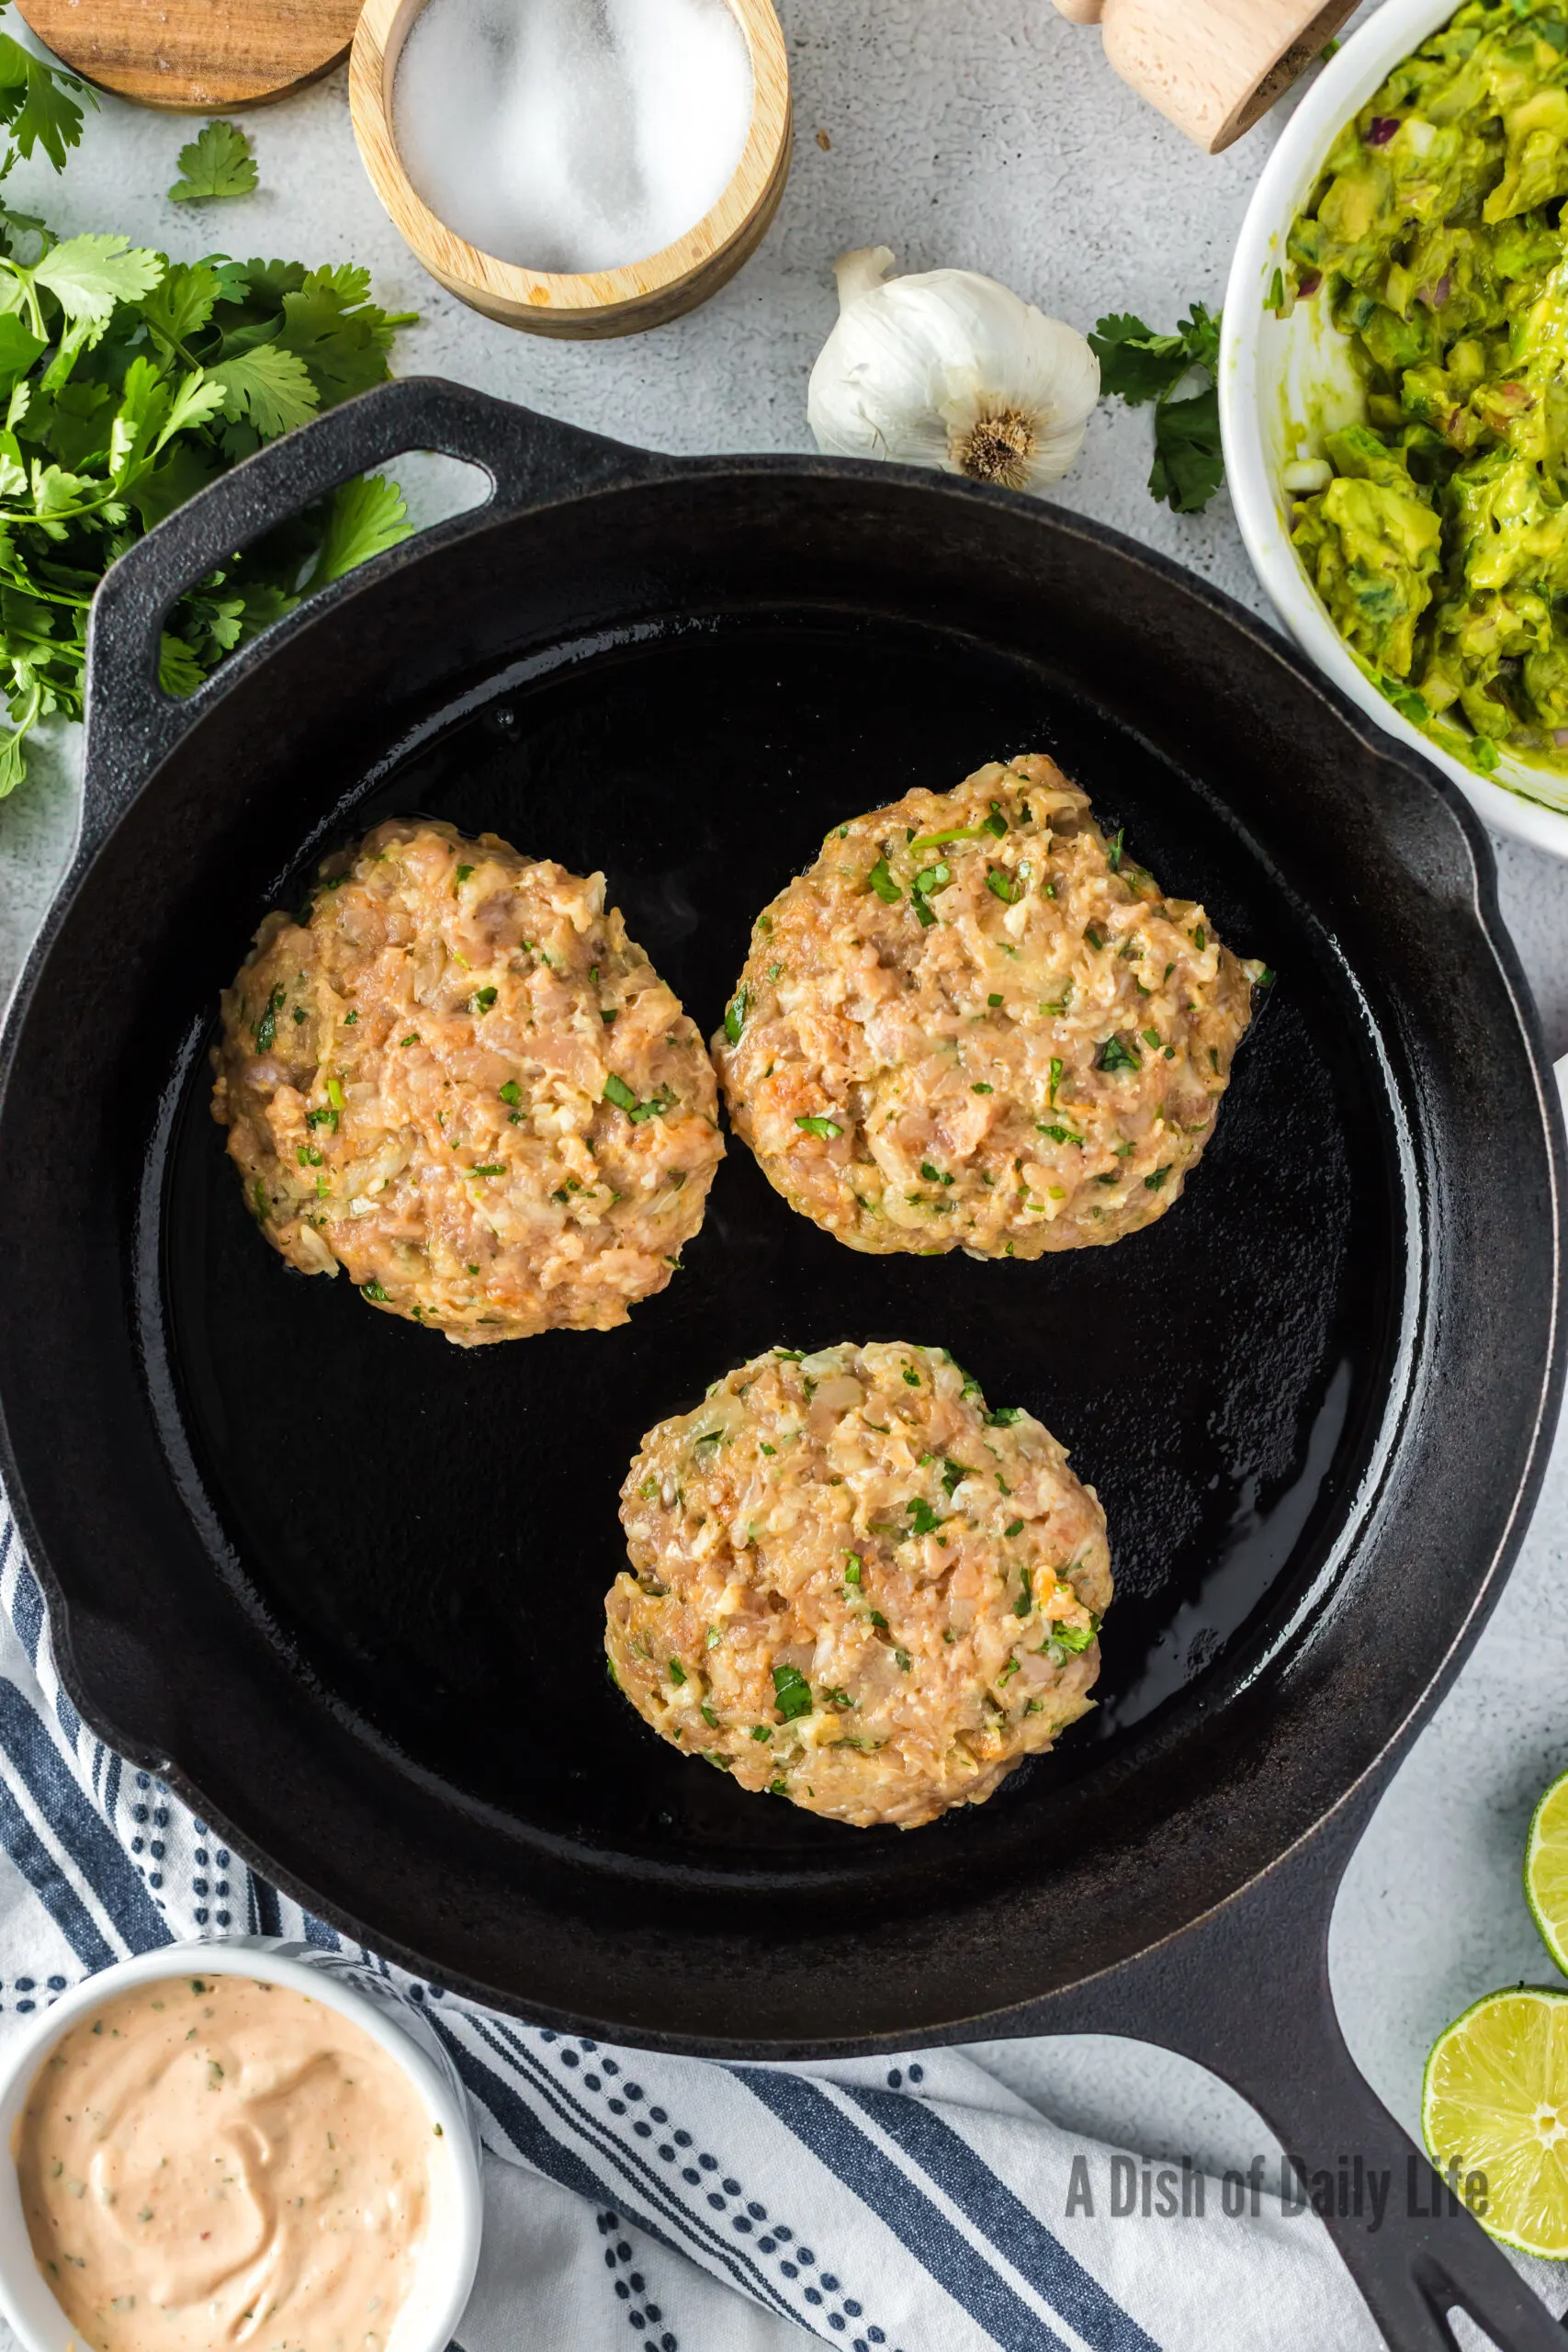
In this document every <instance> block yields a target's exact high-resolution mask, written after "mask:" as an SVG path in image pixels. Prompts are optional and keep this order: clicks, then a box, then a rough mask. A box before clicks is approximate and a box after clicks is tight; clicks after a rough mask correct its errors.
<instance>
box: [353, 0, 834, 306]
mask: <svg viewBox="0 0 1568 2352" xmlns="http://www.w3.org/2000/svg"><path fill="white" fill-rule="evenodd" d="M348 86H349V105H350V109H351V112H352V115H353V119H354V131H355V139H356V140H357V141H358V142H359V152H360V154H361V156H362V157H363V158H364V161H365V166H366V169H367V171H368V173H369V175H370V178H371V182H372V184H373V186H374V187H375V189H376V193H377V194H378V197H379V198H380V199H381V201H382V203H383V204H384V205H385V206H386V208H387V210H388V212H389V214H390V215H391V219H392V221H393V224H394V226H395V227H396V228H397V230H398V232H399V233H400V235H401V236H402V238H403V239H404V241H405V242H406V243H407V244H408V245H409V246H410V247H411V249H412V252H413V253H414V254H415V255H416V256H417V258H418V259H419V260H420V261H421V262H422V263H423V266H424V267H425V268H426V269H427V270H429V272H430V274H431V276H432V277H435V278H438V279H439V280H440V282H441V284H442V285H443V286H445V287H447V288H449V289H450V290H451V292H452V293H454V294H456V295H457V296H459V297H460V299H461V300H463V301H465V302H468V303H471V304H472V306H473V307H474V309H475V310H478V311H484V312H485V313H486V315H487V316H488V317H490V318H492V319H499V320H500V321H501V322H502V324H503V325H505V326H510V327H521V328H524V329H525V331H526V332H527V333H529V334H553V335H567V336H580V337H587V336H597V335H621V334H637V333H639V332H640V331H641V329H643V328H644V327H654V326H659V325H660V324H662V322H664V321H665V320H667V319H673V318H678V317H679V316H680V315H681V313H682V311H690V310H694V308H695V307H696V305H697V304H698V303H699V302H705V301H706V300H707V299H708V297H709V296H710V295H711V294H714V293H716V291H717V289H718V288H719V287H721V286H722V285H723V284H724V283H725V281H726V279H727V278H729V277H733V276H734V274H735V272H736V271H737V270H738V269H739V267H740V265H741V263H742V262H743V261H745V260H746V259H747V258H748V256H749V255H750V254H751V253H752V252H753V251H754V250H755V248H756V246H757V245H758V244H759V243H760V242H761V238H762V235H763V233H764V232H765V231H766V229H767V227H768V224H769V222H770V221H771V220H772V219H773V214H774V213H775V212H776V211H777V209H778V204H779V198H781V196H782V195H783V194H784V182H785V180H786V179H787V177H788V176H789V160H790V92H789V66H788V62H787V60H786V58H785V55H784V37H783V34H782V33H781V31H780V29H779V22H778V18H777V17H776V16H775V15H774V14H773V6H772V5H771V0H366V6H365V8H364V11H363V13H362V15H361V17H360V19H359V25H358V29H357V30H356V32H355V38H354V50H353V53H352V56H351V58H350V61H349V84H348Z"/></svg>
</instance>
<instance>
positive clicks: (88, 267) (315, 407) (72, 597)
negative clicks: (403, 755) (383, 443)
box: [0, 34, 414, 798]
mask: <svg viewBox="0 0 1568 2352" xmlns="http://www.w3.org/2000/svg"><path fill="white" fill-rule="evenodd" d="M79 88H80V85H75V84H73V83H72V82H71V80H70V77H69V76H67V75H63V74H60V73H59V72H58V71H57V70H56V69H55V68H53V67H51V66H48V65H44V64H42V63H41V62H39V60H38V59H37V58H34V57H32V56H30V55H28V52H27V51H24V50H22V49H21V48H19V47H18V46H17V43H16V42H15V41H13V40H10V39H9V38H8V37H7V36H6V35H4V34H0V126H4V129H5V130H6V132H7V133H8V135H9V138H10V140H11V142H12V144H11V148H10V151H9V153H7V154H6V157H5V159H4V161H3V162H0V182H3V181H4V179H5V176H6V173H7V172H8V171H9V169H10V167H11V164H12V163H13V162H14V161H15V158H16V156H17V154H18V153H20V154H22V155H28V154H30V153H32V151H33V149H34V147H35V146H36V147H41V148H42V149H43V151H44V153H46V154H47V155H48V156H49V157H50V160H51V162H52V163H53V164H54V165H55V167H56V169H57V170H58V169H59V168H60V167H61V166H62V164H63V163H64V161H65V153H66V150H67V149H68V148H69V147H72V146H74V145H75V143H76V141H77V140H78V138H79V137H80V134H81V128H82V110H81V107H79V106H78V105H77V104H76V103H75V100H74V97H73V96H72V92H73V90H79ZM198 143H199V142H198ZM186 152H187V154H188V153H189V152H190V151H188V150H187V151H186ZM193 160H194V159H193ZM211 160H212V161H213V162H214V163H215V164H216V163H218V162H220V161H223V160H225V159H223V158H220V157H219V156H217V155H216V154H215V153H214V154H213V155H212V158H211ZM233 160H234V159H233V157H232V155H230V156H229V157H228V158H227V162H228V164H230V166H231V165H232V163H233ZM184 161H185V158H184V157H182V162H184ZM209 176H212V175H209ZM231 176H232V173H231ZM213 192H214V193H216V190H214V191H213ZM413 315H414V314H413V313H412V312H402V313H400V314H398V315H393V314H392V313H390V312H389V311H384V310H382V309H380V308H379V307H378V305H377V304H376V303H375V302H373V301H372V300H371V299H370V280H369V274H368V272H367V271H366V270H363V269H358V268H355V267H353V266H347V265H344V266H339V267H336V268H326V269H309V268H307V267H306V266H305V264H304V263H303V262H284V261H250V262H244V263H239V262H234V261H231V260H229V259H228V258H227V257H226V256H225V255H223V254H209V255H208V256H207V257H206V258H205V259H204V260H201V261H195V262H172V261H170V260H169V259H168V257H167V256H166V255H165V254H159V253H153V252H151V251H150V250H148V249H147V248H146V247H143V246H134V245H132V244H131V243H130V240H129V238H127V237H124V236H119V235H116V234H114V233H113V232H103V233H94V234H89V235H85V236H77V237H67V238H64V239H60V238H57V237H55V236H54V234H53V233H52V232H51V230H50V229H49V228H48V227H47V226H46V225H45V223H44V222H43V221H42V220H38V219H36V218H33V217H30V216H28V215H26V214H22V213H18V212H14V211H11V210H10V209H7V208H6V206H5V204H4V202H3V201H0V405H3V409H4V423H3V425H0V696H4V699H5V701H6V707H7V708H8V710H9V713H10V718H11V722H12V730H13V731H11V732H9V733H6V732H5V731H3V730H0V798H4V797H5V796H6V794H7V793H9V792H11V791H13V790H14V789H15V788H16V786H17V784H19V783H20V782H21V779H22V776H23V775H24V773H25V755H24V748H23V747H24V743H25V741H26V738H27V736H28V732H29V730H30V729H32V728H33V727H35V726H36V725H37V724H38V722H39V720H40V719H42V718H48V717H49V716H50V715H51V713H54V712H60V713H62V714H63V715H64V716H66V717H67V718H80V717H81V715H82V695H83V671H84V664H85V655H86V635H87V613H88V608H89V606H90V605H91V603H92V600H93V592H94V590H95V589H96V586H97V584H98V582H99V581H100V580H101V579H102V577H103V575H104V573H105V571H107V568H108V566H109V565H110V564H111V563H112V562H113V561H114V560H115V559H116V557H117V556H119V555H121V554H123V553H124V551H125V549H126V548H129V547H130V546H131V545H132V544H133V543H134V542H135V541H136V540H137V539H139V538H141V536H142V535H143V533H144V532H146V531H149V530H151V529H152V526H153V525H154V524H155V523H157V522H159V521H160V520H161V519H162V517H163V516H164V515H167V514H168V513H170V511H171V510H172V509H173V508H174V507H175V506H177V505H179V504H180V503H181V502H182V501H183V500H185V499H186V498H189V497H190V496H191V495H192V493H193V492H196V491H197V490H200V489H201V488H202V487H203V485H204V484H205V483H207V482H209V481H212V480H213V479H214V478H215V476H217V475H218V474H220V473H222V472H223V471H224V470H225V469H227V468H228V467H230V466H231V465H234V464H235V463H236V462H237V461H238V460H239V459H240V458H246V457H249V456H250V455H251V453H252V452H253V451H254V450H255V449H258V448H259V447H261V445H262V443H263V442H264V441H269V440H271V439H273V438H274V437H275V436H276V435H277V434H279V433H284V432H287V431H288V428H289V427H290V426H291V425H296V424H305V423H306V422H307V420H308V419H309V418H310V417H311V416H313V415H315V414H316V413H317V412H318V411H319V410H321V409H324V408H331V407H332V406H333V404H334V403H335V402H336V401H341V400H346V399H347V398H348V397H349V395H350V394H351V393H354V392H359V391H364V390H367V389H368V388H369V387H370V386H371V385H372V384H378V383H381V382H382V381H384V380H385V379H386V377H387V375H388V373H389V369H388V366H387V352H388V347H389V344H390V342H391V339H392V335H393V334H394V332H395V330H396V329H397V328H398V327H400V326H402V325H404V324H406V323H408V322H409V321H410V320H411V319H412V316H413ZM408 531H409V524H408V520H407V515H406V510H405V508H404V504H403V499H402V494H401V492H400V490H399V489H398V487H397V485H396V483H394V482H389V481H382V480H381V479H380V478H379V477H378V476H374V475H367V476H362V477H361V478H360V479H359V480H358V481H352V482H349V483H347V484H345V485H344V488H343V489H341V490H339V491H338V492H335V493H334V495H333V497H331V498H330V499H327V500H324V501H323V502H322V503H321V504H320V505H319V506H317V507H315V508H313V509H312V510H310V512H309V513H307V514H305V515H301V516H299V517H298V518H296V519H294V520H292V521H290V522H289V523H288V524H286V525H285V526H282V527H281V528H280V529H278V530H277V531H275V532H274V533H272V534H271V536H270V537H268V538H267V539H265V541H263V542H261V543H260V544H258V545H257V546H255V547H254V548H248V549H247V550H246V551H245V552H244V554H243V555H239V556H236V557H235V558H234V560H233V561H232V562H231V563H229V564H226V565H225V566H224V567H223V569H222V570H221V571H215V572H213V573H211V574H210V576H209V578H208V579H206V580H204V581H203V582H201V583H200V584H199V586H197V588H195V589H193V590H192V591H191V592H190V594H187V595H186V596H184V597H182V598H181V599H180V601H179V603H178V604H177V605H175V608H174V610H173V612H172V613H171V614H170V616H169V618H168V622H167V625H166V628H165V631H164V639H163V646H162V659H161V662H160V673H161V676H162V680H163V684H164V688H165V690H166V691H167V692H169V693H171V694H188V693H190V692H191V691H192V690H193V689H194V688H195V687H196V686H197V685H198V684H200V682H201V680H202V678H203V677H204V676H205V675H206V674H207V673H208V672H209V671H210V670H211V669H213V668H214V667H215V666H216V665H217V664H218V662H220V661H221V660H222V659H223V656H224V655H225V654H226V653H228V652H230V651H231V650H233V648H234V647H235V646H237V645H240V644H243V641H244V640H245V639H246V638H248V637H252V636H254V634H255V632H256V631H257V630H258V629H260V628H265V626H266V624H267V623H268V622H269V621H273V620H276V618H277V617H278V616H280V615H281V614H283V613H286V612H288V610H289V609H290V608H291V607H292V606H293V605H296V604H298V603H299V599H300V598H301V596H304V595H307V594H310V591H311V589H313V588H318V587H321V586H323V585H324V584H325V583H326V582H328V581H331V580H336V579H338V578H340V577H341V576H342V574H343V573H344V572H345V571H352V569H353V568H354V566H355V564H357V563H363V562H364V561H365V560H366V558H367V556H371V555H375V554H377V553H378V551H379V550H380V549H381V548H386V547H390V546H392V545H394V544H395V543H396V541H398V540H399V539H401V538H405V537H407V536H408Z"/></svg>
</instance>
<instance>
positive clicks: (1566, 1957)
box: [1525, 1772, 1568, 1975]
mask: <svg viewBox="0 0 1568 2352" xmlns="http://www.w3.org/2000/svg"><path fill="white" fill-rule="evenodd" d="M1525 1901H1526V1902H1527V1903H1528V1904H1529V1907H1530V1913H1531V1916H1532V1917H1533V1918H1534V1920H1535V1924H1536V1926H1537V1927H1538V1928H1540V1932H1541V1939H1542V1940H1543V1942H1544V1943H1545V1945H1546V1949H1547V1951H1549V1952H1550V1953H1551V1957H1552V1959H1553V1960H1554V1961H1555V1962H1557V1965H1558V1967H1559V1968H1561V1969H1562V1972H1563V1973H1564V1974H1565V1975H1568V1772H1564V1773H1563V1775H1562V1779H1561V1780H1558V1781H1553V1782H1552V1783H1551V1787H1550V1788H1549V1789H1548V1791H1547V1792H1546V1794H1545V1795H1544V1796H1543V1797H1542V1799H1541V1801H1540V1804H1538V1805H1537V1807H1536V1809H1535V1818H1534V1820H1533V1821H1532V1822H1531V1823H1530V1834H1529V1841H1528V1843H1527V1845H1526V1847H1525Z"/></svg>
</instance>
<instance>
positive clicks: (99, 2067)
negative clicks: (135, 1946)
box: [11, 1976, 436, 2352]
mask: <svg viewBox="0 0 1568 2352" xmlns="http://www.w3.org/2000/svg"><path fill="white" fill-rule="evenodd" d="M435 2131H436V2127H435V2126H434V2124H433V2123H432V2121H431V2120H430V2117H429V2115H428V2114H427V2113H426V2111H425V2109H424V2108H423V2105H422V2103H421V2101H420V2099H419V2098H418V2096H417V2094H416V2093H415V2091H414V2089H413V2086H412V2084H411V2083H410V2082H409V2080H408V2077H407V2076H406V2075H404V2073H403V2071H402V2069H401V2068H400V2066H399V2065H398V2064H396V2062H395V2061H394V2060H393V2059H392V2058H390V2057H389V2056H388V2054H387V2053H386V2052H385V2051H383V2050H382V2049H381V2048H379V2046H378V2044H377V2043H376V2042H374V2041H372V2040H371V2039H370V2037H369V2035H368V2034H367V2033H364V2032H362V2031H361V2030H360V2029H359V2028H358V2027H357V2026H355V2025H353V2024H351V2023H350V2021H349V2020H348V2018H344V2017H343V2016H341V2015H340V2014H339V2012H338V2011H337V2010H336V2009H333V2008H329V2007H326V2006H325V2005H324V2004H323V2003H321V2002H319V2001H312V2000H310V1998H308V1996H306V1995H304V1994H302V1993H297V1992H294V1991H292V1990H291V1989H290V1988H289V1987H288V1985H265V1984H261V1983H259V1982H257V1981H256V1980H254V1979H253V1978H251V1977H246V1976H205V1977H204V1976H175V1977H168V1978H165V1979H163V1980H161V1981H158V1982H154V1983H151V1984H146V1985H138V1986H137V1987H136V1989H135V1990H134V1991H133V1992H130V1993H127V1994H124V1995H123V1996H121V1997H120V1998H119V1999H118V2000H116V2001H111V2002H109V2003H107V2004H106V2006H105V2007H103V2008H101V2009H99V2010H97V2011H96V2013H94V2014H92V2015H89V2016H85V2017H83V2018H81V2019H80V2021H79V2022H78V2023H77V2024H75V2025H73V2026H72V2027H71V2029H70V2030H69V2031H68V2032H67V2033H66V2034H64V2035H63V2036H62V2039H61V2040H60V2041H58V2042H57V2043H56V2044H55V2045H54V2048H53V2049H52V2050H51V2052H50V2054H49V2056H48V2057H47V2058H46V2059H45V2060H44V2062H43V2064H42V2065H41V2066H40V2067H39V2071H38V2075H37V2076H36V2078H35V2079H34V2082H33V2086H32V2089H31V2091H30V2092H29V2093H28V2102H27V2105H26V2107H25V2108H24V2109H23V2110H22V2112H21V2115H20V2116H19V2117H18V2119H17V2126H16V2130H15V2131H14V2132H13V2134H12V2142H11V2152H12V2154H13V2156H14V2157H15V2159H16V2164H17V2175H18V2177H19V2180H20V2184H21V2192H22V2206H23V2210H24V2211H25V2213H26V2215H27V2222H28V2234H29V2236H30V2237H31V2239H32V2246H33V2253H34V2256H36V2258H37V2261H38V2265H39V2269H40V2270H41V2271H42V2273H43V2275H44V2277H45V2278H47V2279H48V2281H49V2283H50V2285H51V2288H52V2289H53V2290H54V2292H55V2294H56V2296H57V2297H58V2298H59V2300H60V2302H61V2305H62V2308H63V2310H64V2312H65V2314H66V2316H67V2318H68V2319H69V2320H70V2321H71V2323H72V2324H73V2327H75V2328H76V2329H77V2331H78V2332H79V2334H80V2335H81V2338H82V2341H83V2345H84V2346H92V2347H94V2352H213V2347H215V2346H220V2345H230V2344H232V2345H246V2346H254V2347H255V2352H382V2347H383V2346H385V2345H386V2343H387V2340H388V2338H389V2335H390V2334H391V2331H392V2324H393V2322H394V2321H395V2319H396V2317H397V2314H398V2312H399V2310H400V2307H401V2306H402V2304H403V2302H404V2301H406V2299H407V2297H408V2294H409V2291H410V2289H411V2288H412V2284H413V2280H414V2274H415V2270H416V2267H417V2265H418V2261H419V2257H420V2252H421V2248H422V2245H423V2237H424V2233H425V2225H426V2216H427V2211H428V2206H429V2198H430V2179H429V2175H430V2151H431V2146H432V2143H433V2135H434V2133H435Z"/></svg>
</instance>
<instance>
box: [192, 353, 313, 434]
mask: <svg viewBox="0 0 1568 2352" xmlns="http://www.w3.org/2000/svg"><path fill="white" fill-rule="evenodd" d="M212 378H213V380H214V382H220V383H221V384H222V387H223V413H224V415H225V416H226V417H227V418H228V419H229V421H230V423H231V424H238V423H239V422H240V420H241V419H242V418H243V419H244V421H245V422H246V423H247V424H254V426H255V428H256V431H257V432H258V433H259V434H260V435H261V436H262V439H263V440H264V441H270V440H272V439H273V438H274V436H275V435H277V434H279V433H287V432H288V429H289V427H290V426H291V425H295V424H308V423H309V422H310V418H311V417H312V416H313V415H314V414H315V413H316V410H317V408H318V406H319V405H320V401H321V395H320V394H319V393H318V391H317V390H316V387H315V386H314V384H313V383H312V382H311V381H310V376H309V374H308V372H307V370H306V368H305V363H304V361H303V360H302V359H300V358H299V356H298V355H297V354H296V353H294V352H292V351H285V350H283V349H282V348H281V347H280V345H277V344H276V343H264V344H259V345H257V346H256V348H255V349H254V351H241V352H236V353H235V354H234V356H232V357H231V358H221V359H220V360H219V362H218V364H217V366H216V367H215V368H213V369H212Z"/></svg>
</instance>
